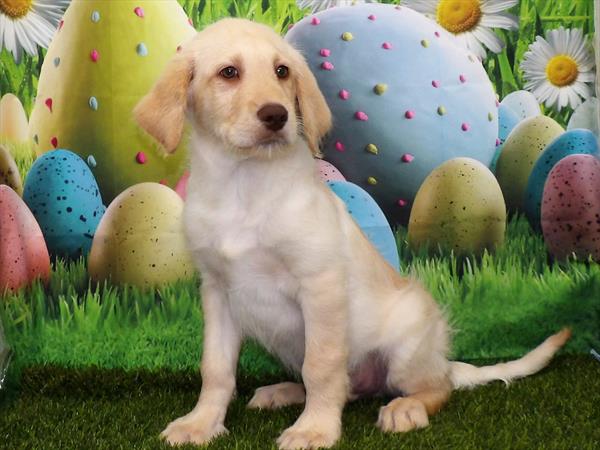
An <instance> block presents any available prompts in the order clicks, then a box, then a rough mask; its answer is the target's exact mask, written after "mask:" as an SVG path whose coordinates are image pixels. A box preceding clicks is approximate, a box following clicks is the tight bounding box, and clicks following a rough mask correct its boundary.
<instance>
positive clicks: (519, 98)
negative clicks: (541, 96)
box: [500, 90, 542, 121]
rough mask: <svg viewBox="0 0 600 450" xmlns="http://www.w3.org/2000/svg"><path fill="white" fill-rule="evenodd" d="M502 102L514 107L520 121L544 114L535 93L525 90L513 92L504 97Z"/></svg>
mask: <svg viewBox="0 0 600 450" xmlns="http://www.w3.org/2000/svg"><path fill="white" fill-rule="evenodd" d="M500 104H501V105H504V106H505V107H507V108H510V109H512V111H513V112H514V113H515V114H516V115H517V117H518V118H519V121H521V120H524V119H527V118H528V117H535V116H540V115H541V114H542V110H541V109H540V104H539V103H538V101H537V99H536V98H535V95H533V94H532V93H531V92H529V91H525V90H521V91H514V92H511V93H510V94H508V95H507V96H506V97H504V98H503V99H502V102H501V103H500Z"/></svg>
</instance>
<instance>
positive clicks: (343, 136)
mask: <svg viewBox="0 0 600 450" xmlns="http://www.w3.org/2000/svg"><path fill="white" fill-rule="evenodd" d="M373 18H376V19H375V20H374V19H373ZM286 40H287V41H288V42H290V43H291V44H292V45H294V46H295V47H296V48H298V49H299V50H300V51H301V52H302V54H303V55H304V57H305V59H306V61H307V63H308V65H309V67H310V69H311V70H312V72H313V74H314V75H315V78H316V79H317V82H318V84H319V88H320V90H321V92H322V93H323V96H324V97H325V99H326V101H327V104H328V105H329V108H330V109H331V112H332V115H333V128H332V130H331V132H330V133H329V134H328V135H327V136H326V138H325V139H324V140H323V145H322V151H323V154H324V155H325V159H326V160H327V161H329V162H331V163H332V164H334V165H335V167H337V168H338V169H339V170H340V172H341V173H342V174H344V177H345V178H346V179H347V180H348V181H350V182H352V183H355V184H357V185H358V186H360V187H362V188H363V189H364V190H365V191H367V192H368V193H369V194H370V195H371V196H372V197H373V198H374V199H375V201H377V203H378V204H379V206H380V207H381V209H382V210H383V211H384V213H385V214H386V216H387V218H388V219H389V221H390V222H391V223H407V222H408V218H409V216H410V210H411V208H412V206H413V200H414V198H415V195H416V193H417V191H418V189H419V187H420V186H421V184H422V183H423V181H424V180H425V178H426V177H427V175H429V173H430V172H431V171H432V170H433V169H434V168H435V167H437V166H439V165H440V164H442V163H444V162H445V161H447V160H449V159H451V158H454V157H457V156H465V157H471V158H474V159H476V160H478V161H480V162H482V163H483V164H484V165H485V166H486V167H489V165H490V163H491V162H492V158H493V156H494V152H495V150H496V138H497V137H498V112H497V106H496V96H495V93H494V90H493V86H492V83H491V82H490V79H489V77H488V75H487V73H486V71H485V69H484V68H483V66H482V64H481V63H480V61H479V60H478V59H477V58H476V57H475V55H474V54H472V53H471V52H469V51H467V50H465V49H464V48H463V47H461V46H459V45H458V44H457V42H456V39H455V38H454V36H453V35H451V34H450V33H448V32H446V30H444V28H443V27H441V26H440V25H439V24H437V23H436V22H435V21H433V20H430V19H428V18H427V17H425V16H424V15H422V14H420V13H418V12H416V11H414V10H412V9H410V8H406V7H400V8H397V7H396V5H390V4H380V3H368V4H361V3H357V4H356V5H354V6H340V7H336V8H330V9H326V10H324V11H321V12H319V13H317V14H314V15H309V16H308V17H306V18H304V19H303V20H301V21H300V22H298V23H297V24H295V25H294V26H293V27H292V28H291V29H290V30H289V31H288V33H287V35H286Z"/></svg>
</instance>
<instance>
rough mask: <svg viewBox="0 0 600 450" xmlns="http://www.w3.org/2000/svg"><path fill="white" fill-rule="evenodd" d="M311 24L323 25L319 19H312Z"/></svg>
mask: <svg viewBox="0 0 600 450" xmlns="http://www.w3.org/2000/svg"><path fill="white" fill-rule="evenodd" d="M310 23H311V25H319V24H320V23H321V20H320V19H319V18H318V17H313V18H312V19H310Z"/></svg>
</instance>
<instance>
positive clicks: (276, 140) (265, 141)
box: [256, 133, 289, 148]
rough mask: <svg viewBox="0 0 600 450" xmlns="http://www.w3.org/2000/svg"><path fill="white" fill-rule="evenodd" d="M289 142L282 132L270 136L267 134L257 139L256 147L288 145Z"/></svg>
mask: <svg viewBox="0 0 600 450" xmlns="http://www.w3.org/2000/svg"><path fill="white" fill-rule="evenodd" d="M288 144H289V142H288V140H287V139H286V137H285V136H284V135H283V134H281V133H273V134H271V135H269V136H265V137H263V138H260V139H258V140H257V141H256V147H259V148H260V147H273V146H283V145H288Z"/></svg>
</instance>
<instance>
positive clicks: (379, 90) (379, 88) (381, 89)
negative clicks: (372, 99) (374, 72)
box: [373, 83, 388, 95]
mask: <svg viewBox="0 0 600 450" xmlns="http://www.w3.org/2000/svg"><path fill="white" fill-rule="evenodd" d="M387 89H388V85H387V84H385V83H377V84H376V85H375V86H374V87H373V91H374V92H375V93H376V94H377V95H383V94H384V93H385V91H387Z"/></svg>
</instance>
